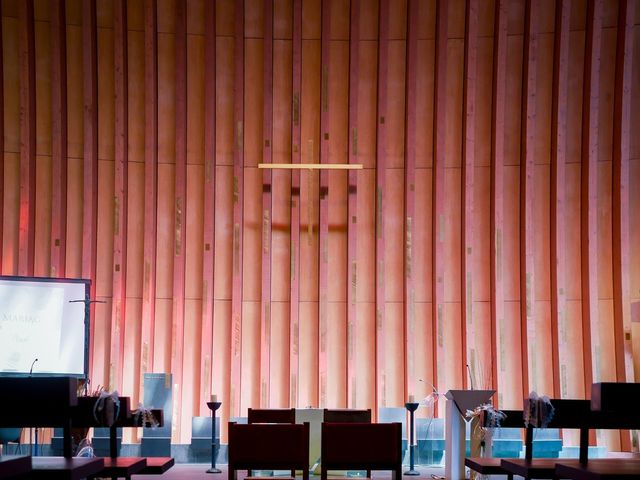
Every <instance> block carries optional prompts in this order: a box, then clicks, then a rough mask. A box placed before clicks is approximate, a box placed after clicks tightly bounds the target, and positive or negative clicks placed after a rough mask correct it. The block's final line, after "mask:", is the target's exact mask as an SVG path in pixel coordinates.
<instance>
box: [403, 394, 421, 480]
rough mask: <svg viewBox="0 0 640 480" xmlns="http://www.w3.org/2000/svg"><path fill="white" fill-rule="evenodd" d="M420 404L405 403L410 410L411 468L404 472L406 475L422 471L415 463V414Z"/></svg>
mask: <svg viewBox="0 0 640 480" xmlns="http://www.w3.org/2000/svg"><path fill="white" fill-rule="evenodd" d="M419 405H420V404H419V403H418V402H407V403H405V404H404V407H405V408H406V409H407V410H408V411H409V422H410V427H409V470H407V471H406V472H404V474H405V475H412V476H415V475H420V472H419V471H417V470H416V469H415V463H414V450H415V448H416V447H415V445H414V444H415V431H414V428H413V425H414V422H413V415H414V413H415V411H416V410H417V409H418V406H419Z"/></svg>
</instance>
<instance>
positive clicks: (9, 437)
mask: <svg viewBox="0 0 640 480" xmlns="http://www.w3.org/2000/svg"><path fill="white" fill-rule="evenodd" d="M21 434H22V429H21V428H0V444H2V445H5V444H7V443H9V442H18V441H19V440H20V435H21Z"/></svg>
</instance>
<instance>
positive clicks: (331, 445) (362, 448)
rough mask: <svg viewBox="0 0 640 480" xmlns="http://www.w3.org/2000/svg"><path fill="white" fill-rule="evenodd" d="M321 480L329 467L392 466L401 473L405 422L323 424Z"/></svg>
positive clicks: (396, 476) (394, 474) (397, 474)
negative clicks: (403, 423)
mask: <svg viewBox="0 0 640 480" xmlns="http://www.w3.org/2000/svg"><path fill="white" fill-rule="evenodd" d="M321 447H322V470H321V478H322V480H326V479H327V475H328V471H329V470H367V471H371V470H391V472H392V477H393V478H394V479H395V480H400V478H401V477H402V424H400V423H329V422H324V423H323V424H322V440H321Z"/></svg>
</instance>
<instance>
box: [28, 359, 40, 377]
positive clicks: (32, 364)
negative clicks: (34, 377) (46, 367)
mask: <svg viewBox="0 0 640 480" xmlns="http://www.w3.org/2000/svg"><path fill="white" fill-rule="evenodd" d="M37 361H38V359H37V358H36V359H35V360H34V361H33V362H31V368H30V369H29V376H31V374H32V373H33V366H34V365H35V364H36V362H37Z"/></svg>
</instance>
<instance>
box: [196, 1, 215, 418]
mask: <svg viewBox="0 0 640 480" xmlns="http://www.w3.org/2000/svg"><path fill="white" fill-rule="evenodd" d="M204 19H205V20H204V21H205V31H204V32H205V33H204V57H205V67H204V68H205V70H204V84H205V87H204V225H203V243H204V250H203V252H202V277H203V280H202V341H201V352H202V353H201V355H200V385H201V389H200V402H199V409H200V415H205V416H206V415H208V414H209V409H208V407H207V405H206V402H208V401H209V400H210V397H209V395H210V394H213V393H214V392H213V365H212V362H213V307H214V291H213V285H214V280H213V277H214V273H215V270H214V265H215V263H214V262H215V224H216V223H215V222H216V206H215V199H216V191H215V185H216V6H215V3H214V2H206V3H205V10H204Z"/></svg>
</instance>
